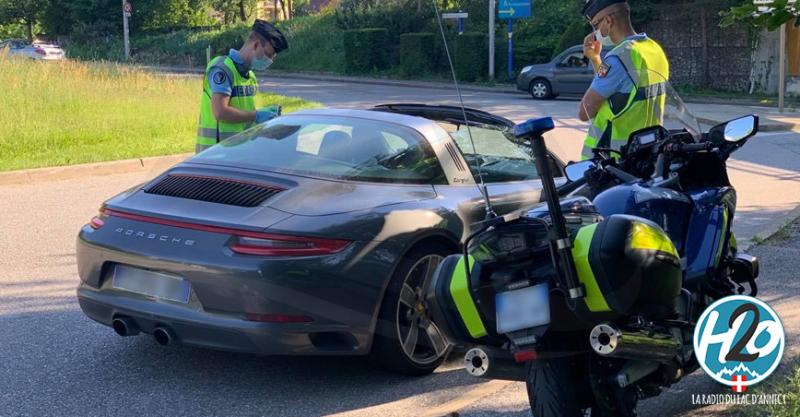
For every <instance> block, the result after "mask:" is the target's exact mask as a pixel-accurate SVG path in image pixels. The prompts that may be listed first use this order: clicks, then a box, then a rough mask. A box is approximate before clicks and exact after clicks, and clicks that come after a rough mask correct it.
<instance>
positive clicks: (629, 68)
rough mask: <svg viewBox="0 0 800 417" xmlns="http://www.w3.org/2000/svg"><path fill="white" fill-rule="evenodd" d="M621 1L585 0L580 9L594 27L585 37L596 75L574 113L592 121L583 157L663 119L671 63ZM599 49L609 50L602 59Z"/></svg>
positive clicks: (618, 144)
mask: <svg viewBox="0 0 800 417" xmlns="http://www.w3.org/2000/svg"><path fill="white" fill-rule="evenodd" d="M630 11H631V9H630V6H629V5H628V3H627V2H626V1H625V0H588V1H587V2H586V6H585V7H584V9H583V14H584V15H585V16H586V18H587V19H588V20H589V22H590V23H591V25H592V28H593V29H594V32H593V33H590V34H589V35H588V36H586V38H585V39H584V41H583V53H584V55H585V56H586V58H588V59H589V60H590V61H591V62H592V66H593V67H594V70H595V78H594V81H593V82H592V85H591V87H590V88H589V90H588V91H587V92H586V94H585V95H584V96H583V100H581V104H580V108H579V110H578V117H579V118H580V119H581V120H582V121H589V120H591V121H592V125H591V127H590V128H589V134H588V135H587V136H586V140H585V142H584V148H583V152H582V153H581V154H582V157H583V159H589V158H591V157H592V156H593V154H592V149H593V148H598V147H601V148H613V149H617V150H619V148H620V147H621V146H622V145H624V144H625V143H627V141H628V137H629V136H630V134H631V133H633V132H635V131H637V130H640V129H644V128H646V127H650V126H655V125H659V124H661V123H662V122H663V120H662V118H663V111H664V102H665V92H666V82H667V81H668V80H669V62H668V61H667V56H666V55H665V54H664V50H663V49H661V46H660V45H659V44H658V43H656V42H655V41H654V40H652V39H650V38H648V37H647V35H646V34H644V33H637V32H636V31H635V30H634V29H633V24H632V23H631V14H630ZM603 48H610V51H609V52H608V53H607V54H605V57H604V58H601V53H602V51H603Z"/></svg>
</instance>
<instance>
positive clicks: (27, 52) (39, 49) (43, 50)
mask: <svg viewBox="0 0 800 417" xmlns="http://www.w3.org/2000/svg"><path fill="white" fill-rule="evenodd" d="M4 49H8V54H9V55H12V56H20V57H24V58H31V59H42V60H58V59H64V58H65V57H66V55H65V54H64V50H63V49H61V47H60V46H58V45H54V44H50V43H43V42H34V43H29V42H27V41H25V40H20V39H11V40H7V41H4V42H0V51H2V50H4Z"/></svg>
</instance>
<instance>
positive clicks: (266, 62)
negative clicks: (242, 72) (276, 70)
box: [250, 57, 273, 71]
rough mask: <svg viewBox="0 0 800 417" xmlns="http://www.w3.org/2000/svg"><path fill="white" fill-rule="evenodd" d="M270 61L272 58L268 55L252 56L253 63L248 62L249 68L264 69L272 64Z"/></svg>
mask: <svg viewBox="0 0 800 417" xmlns="http://www.w3.org/2000/svg"><path fill="white" fill-rule="evenodd" d="M272 62H273V61H272V58H270V57H264V58H261V59H258V58H254V59H253V63H252V64H250V69H252V70H254V71H264V70H265V69H267V68H269V67H270V66H272Z"/></svg>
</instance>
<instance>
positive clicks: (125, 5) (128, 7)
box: [122, 1, 133, 17]
mask: <svg viewBox="0 0 800 417" xmlns="http://www.w3.org/2000/svg"><path fill="white" fill-rule="evenodd" d="M122 11H123V12H124V13H125V15H126V16H128V17H131V12H133V6H132V5H131V3H130V2H127V1H126V2H125V3H123V4H122Z"/></svg>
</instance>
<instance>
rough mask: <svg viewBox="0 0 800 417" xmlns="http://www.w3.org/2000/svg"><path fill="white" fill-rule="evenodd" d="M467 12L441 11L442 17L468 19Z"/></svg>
mask: <svg viewBox="0 0 800 417" xmlns="http://www.w3.org/2000/svg"><path fill="white" fill-rule="evenodd" d="M468 18H469V13H461V12H459V13H442V19H468Z"/></svg>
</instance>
